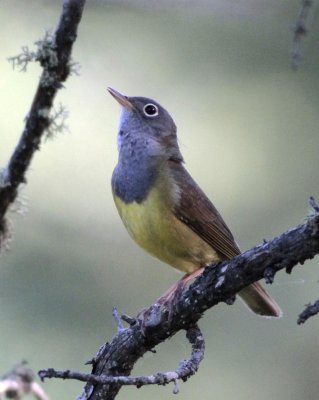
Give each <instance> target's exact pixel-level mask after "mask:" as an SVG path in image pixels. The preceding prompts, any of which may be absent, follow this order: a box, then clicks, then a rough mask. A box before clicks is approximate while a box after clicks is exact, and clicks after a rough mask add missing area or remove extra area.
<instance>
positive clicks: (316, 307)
mask: <svg viewBox="0 0 319 400" xmlns="http://www.w3.org/2000/svg"><path fill="white" fill-rule="evenodd" d="M317 314H319V300H317V301H316V302H315V303H314V304H307V305H306V308H305V309H304V310H303V312H302V313H300V315H299V317H298V321H297V323H298V324H299V325H301V324H304V323H305V322H306V321H307V320H308V319H309V318H311V317H313V316H314V315H317Z"/></svg>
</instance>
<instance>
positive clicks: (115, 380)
mask: <svg viewBox="0 0 319 400" xmlns="http://www.w3.org/2000/svg"><path fill="white" fill-rule="evenodd" d="M186 337H187V339H188V340H189V342H190V343H191V345H192V354H191V357H190V359H189V360H183V361H181V362H180V364H179V366H178V368H177V369H176V371H169V372H159V373H157V374H154V375H149V376H135V377H133V376H106V375H100V376H97V375H93V374H83V373H81V372H76V371H56V370H54V369H53V368H49V369H46V370H42V371H39V376H40V378H41V379H42V380H43V379H44V378H61V379H76V380H79V381H83V382H90V383H93V384H104V385H105V384H110V383H112V384H117V385H120V386H126V385H133V386H136V387H137V388H140V387H142V386H145V385H167V384H168V383H170V382H174V389H173V391H174V393H175V394H176V393H178V386H177V381H178V380H182V381H184V382H185V381H186V380H187V379H188V378H189V377H190V376H192V375H194V374H195V373H196V372H197V370H198V368H199V364H200V362H201V361H202V359H203V358H204V351H205V341H204V337H203V335H202V333H201V331H200V329H199V328H198V326H196V325H195V326H193V327H191V328H189V329H188V331H187V333H186Z"/></svg>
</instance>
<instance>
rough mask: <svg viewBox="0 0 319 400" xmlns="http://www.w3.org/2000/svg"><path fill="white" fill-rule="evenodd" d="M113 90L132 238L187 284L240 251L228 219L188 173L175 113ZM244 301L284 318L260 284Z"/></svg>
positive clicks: (118, 179) (121, 206)
mask: <svg viewBox="0 0 319 400" xmlns="http://www.w3.org/2000/svg"><path fill="white" fill-rule="evenodd" d="M108 91H109V92H110V94H111V95H112V96H113V97H114V98H115V99H116V100H117V101H118V103H119V104H120V105H121V113H120V124H119V130H118V135H117V143H118V152H119V157H118V163H117V165H116V167H115V169H114V172H113V175H112V192H113V197H114V201H115V204H116V207H117V210H118V212H119V215H120V217H121V219H122V221H123V223H124V225H125V227H126V229H127V231H128V233H129V234H130V235H131V237H132V238H133V239H134V240H135V241H136V242H137V243H138V244H139V245H140V246H141V247H142V248H143V249H144V250H146V251H147V252H149V253H150V254H152V255H153V256H155V257H157V258H158V259H160V260H161V261H163V262H164V263H167V264H169V265H171V266H172V267H174V268H177V269H178V270H180V271H183V272H184V273H185V274H186V275H185V276H184V278H183V281H184V282H186V281H188V280H189V279H191V278H193V277H195V276H196V275H198V274H199V273H200V272H201V271H202V269H203V268H204V267H205V266H207V265H209V264H211V263H214V262H218V261H222V260H227V259H231V258H232V257H234V256H237V255H238V254H240V249H239V247H238V245H237V244H236V242H235V240H234V237H233V235H232V233H231V231H230V230H229V228H228V227H227V225H226V223H225V222H224V220H223V218H222V217H221V215H220V214H219V212H218V211H217V209H216V208H215V207H214V205H213V204H212V202H211V201H210V200H209V199H208V198H207V196H206V195H205V193H204V192H203V191H202V190H201V189H200V187H199V186H198V185H197V184H196V182H195V181H194V180H193V179H192V177H191V176H190V174H189V173H188V172H187V170H186V169H185V167H184V165H183V164H184V160H183V156H182V154H181V152H180V149H179V146H178V142H177V134H176V131H177V129H176V125H175V123H174V121H173V118H172V117H171V116H170V114H169V113H168V112H167V111H166V110H165V109H164V108H163V107H162V106H161V105H160V104H159V103H158V102H156V101H154V100H152V99H149V98H146V97H128V96H124V95H123V94H121V93H120V92H118V91H116V90H115V89H112V88H108ZM239 296H240V297H241V298H242V300H243V301H244V302H245V303H246V304H247V306H248V307H249V308H250V309H251V310H252V311H253V312H255V313H256V314H259V315H262V316H265V317H280V316H281V310H280V308H279V306H278V305H277V303H276V302H275V301H274V300H273V299H272V298H271V297H270V296H269V295H268V293H267V292H266V291H265V290H264V289H263V287H262V286H261V284H260V283H253V284H252V285H249V286H248V287H246V288H244V289H243V290H242V291H241V292H239Z"/></svg>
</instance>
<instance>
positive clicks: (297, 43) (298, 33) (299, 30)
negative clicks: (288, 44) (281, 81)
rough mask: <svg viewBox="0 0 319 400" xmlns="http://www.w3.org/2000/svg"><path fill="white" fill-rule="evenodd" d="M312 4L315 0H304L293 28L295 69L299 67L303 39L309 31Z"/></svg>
mask: <svg viewBox="0 0 319 400" xmlns="http://www.w3.org/2000/svg"><path fill="white" fill-rule="evenodd" d="M312 6H313V0H302V2H301V8H300V11H299V15H298V17H297V20H296V23H295V26H294V28H293V40H292V50H291V53H290V58H291V67H292V69H293V70H297V69H298V67H299V63H300V60H301V41H302V38H303V37H304V36H306V35H307V33H308V29H307V27H306V24H307V19H308V16H309V12H310V9H311V7H312Z"/></svg>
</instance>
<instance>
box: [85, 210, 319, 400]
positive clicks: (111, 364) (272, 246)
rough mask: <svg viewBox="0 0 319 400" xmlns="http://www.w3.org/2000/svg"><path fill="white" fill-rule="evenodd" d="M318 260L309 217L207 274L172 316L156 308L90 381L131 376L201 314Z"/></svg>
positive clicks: (118, 339)
mask: <svg viewBox="0 0 319 400" xmlns="http://www.w3.org/2000/svg"><path fill="white" fill-rule="evenodd" d="M316 254H319V215H318V213H315V215H313V216H311V217H308V219H307V220H306V221H305V222H304V223H303V224H301V225H299V226H297V227H295V228H293V229H290V230H289V231H287V232H284V233H283V234H282V235H280V236H278V237H276V238H274V239H272V240H269V241H268V242H266V243H262V244H261V245H259V246H256V247H254V248H253V249H251V250H248V251H246V252H245V253H243V254H241V255H239V256H237V257H236V258H234V259H232V260H229V261H225V262H223V263H220V264H218V265H212V266H210V267H207V268H205V270H204V272H203V274H202V275H201V276H199V277H198V278H197V279H196V280H195V282H194V283H193V284H192V285H191V286H190V287H188V288H185V290H183V291H181V293H180V295H179V296H178V298H177V299H176V301H174V307H173V308H172V309H170V310H168V309H167V308H165V307H164V306H161V305H160V304H158V303H154V304H153V305H151V306H150V307H149V308H148V309H147V310H145V311H144V312H143V313H141V314H139V316H138V317H137V318H136V319H135V320H134V319H130V321H134V323H132V324H131V325H130V326H129V327H128V328H126V329H123V330H121V331H119V332H118V333H117V334H116V335H115V336H114V337H113V339H112V340H111V341H110V342H109V343H106V344H105V345H104V346H102V347H101V349H100V350H99V353H98V354H97V356H96V357H95V358H94V359H93V360H92V365H93V368H92V375H93V376H94V377H95V378H96V377H97V376H100V377H101V376H102V377H103V376H107V377H110V376H112V377H115V376H128V375H130V373H131V370H132V368H133V366H134V364H135V363H136V361H137V360H138V359H139V358H141V357H142V356H143V355H144V354H145V353H146V352H147V351H150V350H151V349H153V348H154V347H155V346H156V345H158V344H159V343H162V342H164V341H165V340H166V339H167V338H169V337H172V336H173V335H175V333H176V332H178V331H179V330H182V329H184V330H185V329H186V330H187V329H188V328H189V327H191V326H193V325H194V324H196V323H197V321H198V320H199V319H200V318H201V316H202V314H203V313H204V312H205V311H206V310H207V309H208V308H211V307H213V306H215V305H216V304H218V303H220V302H229V300H233V299H234V296H235V294H236V293H238V292H239V291H240V290H241V289H243V288H244V287H246V286H247V285H249V284H251V283H253V282H256V281H258V280H260V279H262V278H263V276H264V274H265V271H269V270H270V269H271V277H272V278H273V277H274V276H275V274H276V273H277V272H278V271H280V270H282V269H283V270H285V269H286V270H287V271H291V270H292V268H293V267H294V266H296V265H297V264H298V263H300V264H303V263H304V262H305V261H306V260H307V259H311V258H313V257H314V256H315V255H316ZM120 388H121V384H119V383H118V382H117V383H107V384H106V383H105V384H102V383H94V384H92V383H90V382H88V383H87V384H86V386H85V389H84V392H83V394H82V395H81V397H80V398H79V399H81V400H100V399H102V398H103V400H113V399H114V398H115V397H116V395H117V393H118V391H119V390H120Z"/></svg>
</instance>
